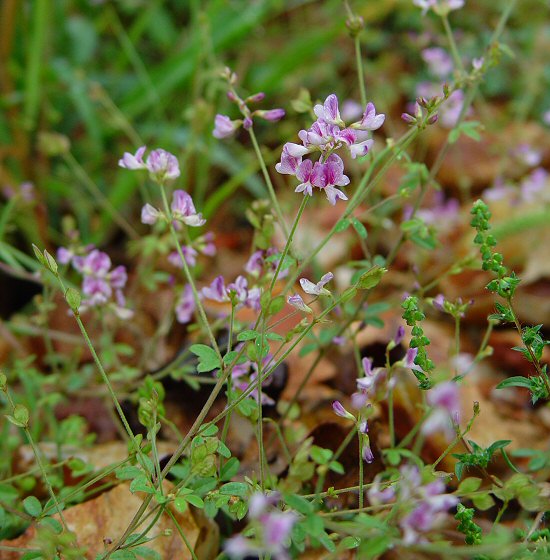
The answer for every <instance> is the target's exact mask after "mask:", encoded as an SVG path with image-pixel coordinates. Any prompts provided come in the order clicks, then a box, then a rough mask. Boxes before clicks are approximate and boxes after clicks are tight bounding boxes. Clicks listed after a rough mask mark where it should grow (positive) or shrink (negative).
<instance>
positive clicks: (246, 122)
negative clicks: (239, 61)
mask: <svg viewBox="0 0 550 560" xmlns="http://www.w3.org/2000/svg"><path fill="white" fill-rule="evenodd" d="M222 77H223V78H225V79H226V80H227V82H228V84H229V88H230V89H229V91H228V92H227V97H228V99H229V100H230V101H232V102H233V103H235V104H236V105H237V106H238V107H239V110H240V112H241V113H242V115H243V118H242V119H235V120H232V119H230V118H229V117H228V116H227V115H220V114H217V115H216V118H215V119H214V131H213V132H212V135H213V136H214V137H215V138H220V139H221V138H229V137H230V136H233V134H235V132H236V131H237V130H238V129H239V128H240V127H241V126H242V127H243V128H244V129H245V130H248V129H250V128H251V127H252V125H253V123H254V121H253V119H254V117H259V118H261V119H264V120H266V121H271V122H276V121H280V120H281V119H282V118H283V117H284V116H285V111H284V109H268V110H262V109H257V110H255V111H252V110H251V109H250V108H249V107H248V105H250V104H251V103H259V102H260V101H263V100H264V98H265V93H263V92H258V93H255V94H253V95H249V96H248V97H247V98H246V99H242V98H241V97H240V96H239V95H238V94H237V92H236V91H235V87H234V86H235V83H236V82H237V75H236V74H235V73H234V72H231V70H229V68H226V69H225V71H224V73H223V74H222Z"/></svg>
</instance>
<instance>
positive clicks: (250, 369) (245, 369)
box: [231, 344, 275, 405]
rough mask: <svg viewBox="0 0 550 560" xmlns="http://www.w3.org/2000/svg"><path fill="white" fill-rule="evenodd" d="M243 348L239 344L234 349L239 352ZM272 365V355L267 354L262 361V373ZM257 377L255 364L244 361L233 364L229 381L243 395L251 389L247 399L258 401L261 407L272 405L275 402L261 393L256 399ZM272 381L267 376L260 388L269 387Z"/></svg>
mask: <svg viewBox="0 0 550 560" xmlns="http://www.w3.org/2000/svg"><path fill="white" fill-rule="evenodd" d="M242 347H243V344H239V345H237V346H236V347H235V351H237V352H239V351H240V350H241V349H242ZM273 364H274V362H273V355H272V354H269V353H268V354H267V355H266V356H265V357H264V358H263V359H262V372H265V371H266V370H267V369H268V368H270V367H271V366H272V365H273ZM258 375H260V371H259V369H258V364H257V362H253V361H252V360H246V361H244V362H242V363H239V364H235V366H233V369H232V370H231V379H232V381H233V387H234V388H235V389H238V390H239V391H242V392H243V393H244V392H245V391H247V390H248V389H250V388H251V387H253V389H252V391H251V392H250V393H249V397H250V398H251V399H253V400H255V401H256V402H258V401H260V404H262V405H274V404H275V401H274V400H273V399H272V398H271V397H270V396H269V395H266V394H265V393H264V392H263V391H262V393H261V395H260V398H258V389H257V385H258V381H257V379H258ZM272 381H273V377H272V376H269V377H268V378H267V379H264V380H263V381H262V388H264V387H269V385H271V383H272Z"/></svg>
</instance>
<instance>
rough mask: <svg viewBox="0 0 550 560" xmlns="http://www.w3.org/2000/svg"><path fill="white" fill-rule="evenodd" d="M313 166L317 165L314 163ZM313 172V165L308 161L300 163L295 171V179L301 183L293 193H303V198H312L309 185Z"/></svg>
mask: <svg viewBox="0 0 550 560" xmlns="http://www.w3.org/2000/svg"><path fill="white" fill-rule="evenodd" d="M315 165H319V164H318V163H316V164H315ZM312 172H313V163H312V162H311V160H310V159H306V160H305V161H302V163H300V164H299V165H298V168H297V169H296V178H297V179H298V180H299V181H302V182H301V183H300V184H299V185H298V186H297V187H296V188H295V189H294V192H303V193H304V196H305V195H306V194H307V195H309V196H313V185H312V184H311V180H312Z"/></svg>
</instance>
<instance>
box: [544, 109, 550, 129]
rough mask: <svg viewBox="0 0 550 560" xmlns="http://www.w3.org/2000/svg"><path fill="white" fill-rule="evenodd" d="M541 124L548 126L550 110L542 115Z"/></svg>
mask: <svg viewBox="0 0 550 560" xmlns="http://www.w3.org/2000/svg"><path fill="white" fill-rule="evenodd" d="M542 122H543V123H544V124H547V125H548V126H550V109H549V110H548V111H545V112H544V113H543V114H542Z"/></svg>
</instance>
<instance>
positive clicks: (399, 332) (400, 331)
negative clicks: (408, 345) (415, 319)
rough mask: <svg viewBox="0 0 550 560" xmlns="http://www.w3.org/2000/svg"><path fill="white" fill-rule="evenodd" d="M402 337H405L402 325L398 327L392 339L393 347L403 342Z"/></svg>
mask: <svg viewBox="0 0 550 560" xmlns="http://www.w3.org/2000/svg"><path fill="white" fill-rule="evenodd" d="M404 337H405V327H404V326H403V325H399V327H397V332H396V333H395V336H394V337H393V344H394V345H395V346H399V345H400V344H401V342H402V341H403V338H404Z"/></svg>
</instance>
